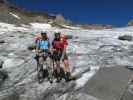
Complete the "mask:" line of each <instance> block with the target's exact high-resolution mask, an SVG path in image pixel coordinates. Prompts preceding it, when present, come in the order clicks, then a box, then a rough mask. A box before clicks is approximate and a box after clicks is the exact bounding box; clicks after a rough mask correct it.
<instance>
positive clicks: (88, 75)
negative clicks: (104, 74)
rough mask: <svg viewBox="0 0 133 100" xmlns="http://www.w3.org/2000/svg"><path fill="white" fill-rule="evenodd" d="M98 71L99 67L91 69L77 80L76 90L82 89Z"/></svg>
mask: <svg viewBox="0 0 133 100" xmlns="http://www.w3.org/2000/svg"><path fill="white" fill-rule="evenodd" d="M98 70H99V67H98V66H95V67H94V66H93V67H91V70H90V71H89V72H86V73H84V74H83V75H82V77H81V78H79V79H77V80H76V87H75V89H79V88H82V87H83V86H84V85H85V84H86V83H87V82H88V81H89V80H90V79H91V78H92V77H93V76H94V75H95V74H96V72H97V71H98Z"/></svg>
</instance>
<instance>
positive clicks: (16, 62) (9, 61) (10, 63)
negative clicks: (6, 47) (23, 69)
mask: <svg viewBox="0 0 133 100" xmlns="http://www.w3.org/2000/svg"><path fill="white" fill-rule="evenodd" d="M23 63H24V60H22V59H12V58H11V59H7V60H5V61H4V64H3V68H4V69H5V68H12V67H17V66H19V65H21V64H23Z"/></svg>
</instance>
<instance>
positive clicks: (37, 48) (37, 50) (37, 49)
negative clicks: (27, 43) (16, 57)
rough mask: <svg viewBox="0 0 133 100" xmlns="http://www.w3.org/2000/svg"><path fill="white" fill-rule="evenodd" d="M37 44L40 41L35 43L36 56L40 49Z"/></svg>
mask: <svg viewBox="0 0 133 100" xmlns="http://www.w3.org/2000/svg"><path fill="white" fill-rule="evenodd" d="M39 44H40V40H38V41H37V43H36V54H38V53H39V49H40V48H39Z"/></svg>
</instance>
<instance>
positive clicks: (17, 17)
mask: <svg viewBox="0 0 133 100" xmlns="http://www.w3.org/2000/svg"><path fill="white" fill-rule="evenodd" d="M9 14H11V15H12V16H13V17H15V18H16V19H19V20H20V19H21V18H20V17H19V16H18V15H16V14H14V13H12V12H10V13H9Z"/></svg>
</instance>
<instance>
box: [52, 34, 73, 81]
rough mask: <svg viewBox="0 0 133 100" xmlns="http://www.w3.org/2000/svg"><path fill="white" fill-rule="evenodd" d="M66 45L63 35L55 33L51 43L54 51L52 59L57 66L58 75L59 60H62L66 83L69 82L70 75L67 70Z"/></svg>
mask: <svg viewBox="0 0 133 100" xmlns="http://www.w3.org/2000/svg"><path fill="white" fill-rule="evenodd" d="M67 45H68V43H67V39H66V37H65V35H64V34H61V33H55V39H54V40H53V42H52V46H53V49H54V52H53V57H54V60H55V61H56V64H57V72H58V74H59V73H60V60H62V61H63V62H64V70H65V76H66V81H70V80H71V73H70V69H69V62H68V57H67V54H66V47H67Z"/></svg>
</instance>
